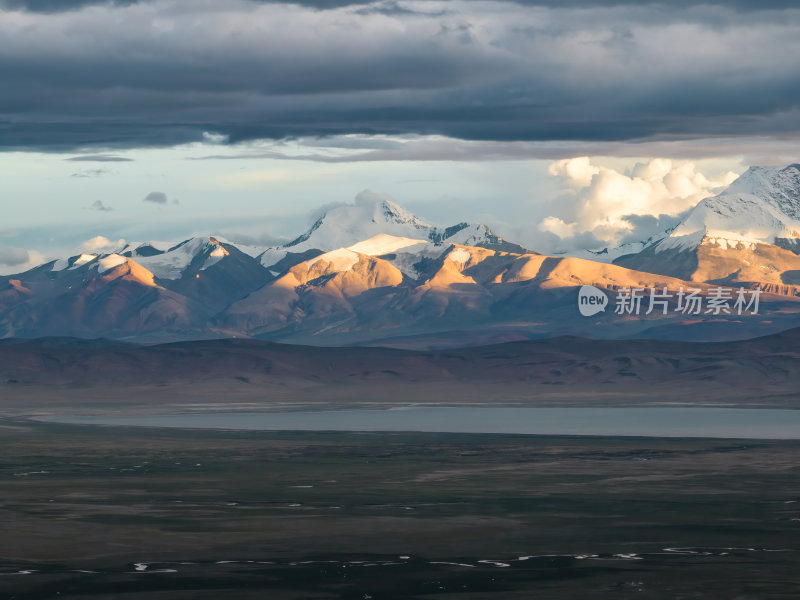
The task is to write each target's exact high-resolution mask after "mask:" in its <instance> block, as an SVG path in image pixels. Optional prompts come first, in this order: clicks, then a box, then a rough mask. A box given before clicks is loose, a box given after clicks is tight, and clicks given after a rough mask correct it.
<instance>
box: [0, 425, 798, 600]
mask: <svg viewBox="0 0 800 600" xmlns="http://www.w3.org/2000/svg"><path fill="white" fill-rule="evenodd" d="M0 457H2V458H0V481H2V490H3V493H2V497H0V557H2V558H0V596H1V597H3V598H16V599H20V600H21V599H44V598H53V597H59V598H72V599H78V598H85V599H88V598H93V599H96V598H105V597H112V596H113V597H114V598H127V599H137V598H148V599H151V598H156V599H159V598H164V599H166V598H169V599H171V600H172V599H181V598H186V599H188V598H234V597H235V598H270V599H278V600H280V599H290V598H291V599H294V598H298V599H299V598H314V599H341V600H345V599H359V600H365V599H374V600H380V599H387V600H388V599H392V600H399V599H413V598H420V599H422V598H426V599H434V598H437V599H446V598H453V599H454V600H455V599H478V598H504V599H505V598H509V599H515V598H520V599H522V598H532V597H536V598H575V599H577V598H581V599H584V598H589V599H591V598H616V597H620V598H625V597H637V598H651V599H667V598H670V599H678V598H685V599H689V598H691V599H705V598H708V599H712V598H713V599H719V598H741V599H745V598H753V599H756V598H758V599H761V598H787V599H788V598H796V597H798V595H800V575H798V572H800V542H798V540H799V539H800V536H798V533H800V478H799V477H798V475H799V474H800V443H798V442H778V441H768V442H760V441H747V442H743V441H741V440H738V441H737V440H684V439H648V438H599V437H598V438H575V437H572V438H569V437H546V436H513V435H465V434H424V433H418V434H390V433H381V434H363V433H362V434H358V433H289V432H287V433H275V432H230V431H228V432H220V431H186V430H157V429H126V428H113V429H110V428H104V427H91V426H67V425H54V424H43V423H32V422H28V421H24V420H14V419H5V420H2V421H0Z"/></svg>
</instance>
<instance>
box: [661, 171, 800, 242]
mask: <svg viewBox="0 0 800 600" xmlns="http://www.w3.org/2000/svg"><path fill="white" fill-rule="evenodd" d="M698 231H707V232H714V233H713V234H712V235H713V237H715V238H718V239H722V238H725V237H726V236H732V237H731V238H730V239H732V240H746V241H750V240H752V241H761V242H767V243H769V244H771V243H774V242H775V239H776V238H797V237H800V165H789V166H788V167H783V168H778V169H776V168H766V167H750V168H749V169H748V170H747V171H746V172H745V173H744V174H742V176H741V177H739V178H738V179H737V180H736V181H734V182H733V183H732V184H731V185H730V186H729V187H728V188H727V189H726V190H725V191H723V192H722V193H721V194H718V195H716V196H713V197H711V198H706V199H705V200H702V201H701V202H700V203H699V204H698V205H697V206H696V207H695V208H694V209H693V210H692V211H691V212H690V213H689V215H688V216H687V217H686V218H685V219H684V220H683V222H681V223H680V224H679V225H678V227H676V228H675V230H674V231H673V232H672V235H671V236H670V237H673V238H680V237H683V236H686V235H691V234H694V233H697V232H698Z"/></svg>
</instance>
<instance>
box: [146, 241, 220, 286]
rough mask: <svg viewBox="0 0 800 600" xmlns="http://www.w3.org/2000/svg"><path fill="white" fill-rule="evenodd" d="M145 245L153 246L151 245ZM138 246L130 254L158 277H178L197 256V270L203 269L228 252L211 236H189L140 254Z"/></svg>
mask: <svg viewBox="0 0 800 600" xmlns="http://www.w3.org/2000/svg"><path fill="white" fill-rule="evenodd" d="M146 247H149V248H153V246H151V245H147V246H146ZM140 248H141V246H140V247H139V248H137V249H136V250H133V251H131V253H130V254H131V256H132V257H135V260H136V262H138V263H139V264H140V265H142V266H143V267H145V268H146V269H148V270H150V271H151V272H152V273H153V274H154V275H155V276H156V277H158V278H159V279H180V278H181V277H182V276H183V273H184V271H186V269H187V268H188V267H189V265H190V264H192V263H193V262H194V261H196V260H197V259H198V257H200V258H201V260H202V264H201V265H200V266H199V270H201V271H203V270H205V269H208V268H209V267H211V266H212V265H214V264H216V263H218V262H219V261H220V260H222V259H223V258H225V257H226V256H228V255H229V254H230V253H229V252H228V250H226V249H225V248H224V247H223V246H222V245H221V242H219V241H218V240H217V239H216V238H213V237H211V238H190V239H188V240H186V241H184V242H181V243H179V244H177V245H175V246H173V247H171V248H169V249H168V250H166V251H163V252H148V253H146V254H142V253H141V252H140ZM156 250H157V249H156Z"/></svg>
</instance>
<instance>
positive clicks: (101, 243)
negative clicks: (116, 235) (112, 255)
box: [80, 235, 125, 253]
mask: <svg viewBox="0 0 800 600" xmlns="http://www.w3.org/2000/svg"><path fill="white" fill-rule="evenodd" d="M123 246H125V240H123V239H119V240H117V241H116V242H112V241H111V240H110V239H108V238H107V237H105V236H102V235H97V236H95V237H93V238H92V239H90V240H86V241H85V242H83V244H81V245H80V250H81V252H89V253H98V252H113V251H115V250H119V249H120V248H122V247H123Z"/></svg>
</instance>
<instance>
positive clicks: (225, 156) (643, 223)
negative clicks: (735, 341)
mask: <svg viewBox="0 0 800 600" xmlns="http://www.w3.org/2000/svg"><path fill="white" fill-rule="evenodd" d="M793 5H796V3H795V2H780V1H777V0H774V1H770V0H762V1H760V2H747V1H745V0H734V1H725V2H707V3H704V4H696V3H693V2H688V1H685V0H672V1H665V2H646V1H640V0H629V1H624V0H620V1H613V0H611V1H609V0H596V1H592V0H567V1H563V0H562V1H555V0H552V1H547V0H538V1H537V0H531V1H527V0H519V1H516V2H513V1H504V2H484V1H479V0H453V1H448V2H437V1H425V0H415V1H402V0H398V1H385V2H356V1H354V2H348V1H346V0H319V1H313V0H309V1H300V2H295V3H291V4H290V3H281V2H262V1H256V0H228V1H226V2H224V3H221V2H218V1H211V0H152V1H141V2H136V1H132V0H120V1H116V2H98V1H92V0H0V47H2V52H0V81H1V82H3V84H2V85H0V202H1V203H2V213H1V214H2V217H1V219H2V220H0V272H13V271H18V270H21V269H22V268H25V267H27V266H29V265H30V264H32V263H34V262H36V261H37V260H41V259H42V258H43V257H49V256H52V255H54V254H57V253H60V252H66V251H72V250H76V249H77V248H78V247H79V246H80V245H81V243H82V242H84V241H86V240H88V239H90V238H93V237H95V236H97V235H103V236H105V237H107V238H108V239H111V240H116V239H120V238H121V239H126V240H145V239H167V240H168V239H177V238H180V237H182V236H186V235H189V234H192V233H198V234H208V233H224V234H226V235H228V236H229V237H239V238H241V239H248V240H250V241H260V242H262V243H269V242H271V241H272V240H274V239H275V238H280V237H284V236H285V237H292V236H293V235H296V234H297V233H299V230H301V229H303V227H304V226H305V225H306V219H307V215H308V214H309V212H310V211H312V210H313V209H315V208H316V207H318V206H320V205H323V204H327V203H332V202H348V201H352V199H353V198H354V197H355V196H356V195H357V194H358V193H359V192H360V191H362V190H364V189H372V190H374V191H376V192H380V193H385V194H389V195H390V196H392V197H394V198H395V199H396V200H397V201H398V202H399V203H400V204H402V205H404V206H406V207H407V208H409V209H411V210H414V211H415V212H417V213H418V214H419V215H420V216H422V217H423V218H426V219H428V220H430V221H433V222H435V223H438V224H442V225H448V224H452V223H454V222H458V221H461V220H471V221H474V220H480V221H483V222H486V223H488V224H489V225H491V226H493V227H495V228H496V229H497V230H498V233H500V234H502V235H505V236H506V237H509V238H513V239H516V240H519V241H520V242H522V243H525V244H526V245H528V246H529V247H533V248H536V249H541V250H544V251H552V250H553V249H556V248H557V247H564V248H568V247H576V246H579V245H581V244H583V245H597V244H604V243H618V242H620V241H624V240H626V239H631V237H633V238H635V237H637V236H643V235H646V234H647V233H648V232H651V231H652V230H653V229H657V228H659V227H662V226H665V225H666V226H668V225H669V224H671V223H672V222H673V221H675V220H676V219H679V218H680V215H681V214H682V213H683V212H685V210H687V209H688V208H690V207H691V205H693V203H695V202H696V201H698V200H699V199H700V198H702V197H704V196H705V195H710V194H711V193H714V191H715V190H718V189H720V187H721V186H724V185H725V184H726V183H728V182H729V181H730V180H731V178H732V177H734V176H735V174H737V173H741V172H742V171H743V170H744V169H745V168H746V167H747V166H748V165H750V164H786V163H789V162H796V161H798V158H800V150H798V145H797V142H798V139H799V138H800V107H798V104H800V69H798V68H797V61H796V57H797V56H800V36H798V35H797V31H798V27H799V26H800V10H798V9H795V8H792V6H793Z"/></svg>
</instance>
